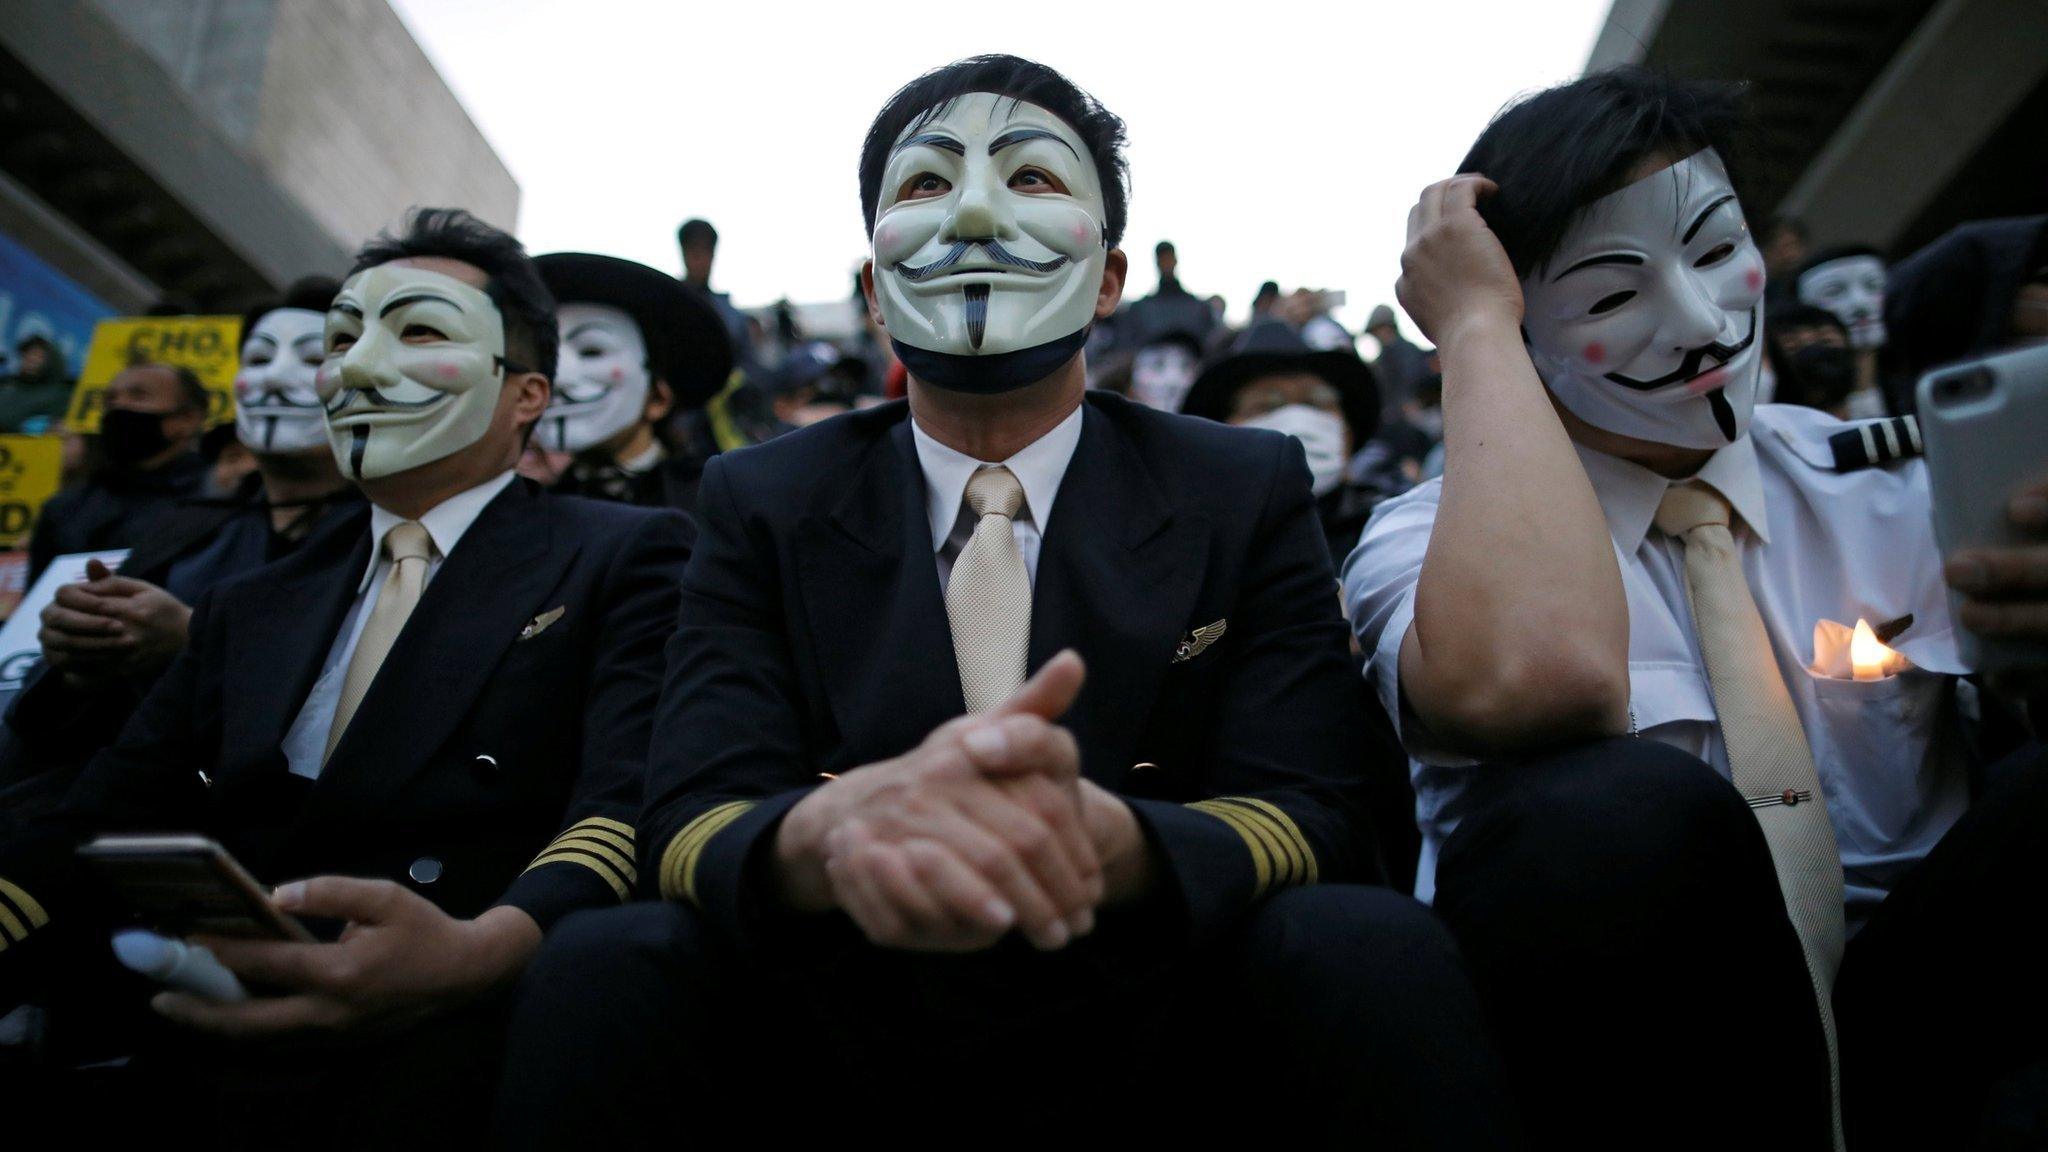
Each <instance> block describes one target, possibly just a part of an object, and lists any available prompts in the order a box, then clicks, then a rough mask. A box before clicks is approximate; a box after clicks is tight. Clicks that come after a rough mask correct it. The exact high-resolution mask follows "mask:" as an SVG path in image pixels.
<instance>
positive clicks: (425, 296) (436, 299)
mask: <svg viewBox="0 0 2048 1152" xmlns="http://www.w3.org/2000/svg"><path fill="white" fill-rule="evenodd" d="M421 303H431V304H446V305H447V306H449V307H450V308H453V309H455V310H456V311H457V312H466V311H468V309H466V308H464V307H463V306H462V305H460V304H457V303H456V302H455V301H453V300H450V299H449V298H448V297H446V296H443V295H441V294H440V293H438V292H410V293H407V294H406V295H404V296H394V297H392V298H391V299H389V300H386V301H385V302H384V306H383V307H382V308H379V309H377V317H378V319H380V320H381V319H383V318H384V317H386V316H389V315H391V314H392V313H393V312H396V311H398V310H399V309H400V308H403V307H405V306H406V305H407V304H421Z"/></svg>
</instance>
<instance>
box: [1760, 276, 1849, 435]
mask: <svg viewBox="0 0 2048 1152" xmlns="http://www.w3.org/2000/svg"><path fill="white" fill-rule="evenodd" d="M1764 339H1765V341H1766V342H1767V343H1766V354H1767V356H1768V361H1767V363H1768V366H1769V367H1770V369H1771V372H1772V376H1773V378H1774V379H1775V380H1776V381H1777V385H1776V390H1775V392H1774V394H1773V396H1772V400H1773V402H1775V403H1778V404H1794V405H1798V406H1800V407H1802V408H1818V409H1819V410H1821V411H1822V412H1825V413H1827V414H1828V415H1830V416H1833V417H1836V418H1837V419H1842V418H1846V417H1847V416H1848V415H1849V397H1850V394H1851V393H1853V392H1855V391H1856V372H1857V369H1856V350H1855V349H1853V348H1851V347H1850V346H1849V328H1848V326H1847V325H1845V324H1843V323H1842V321H1841V319H1840V318H1839V317H1837V316H1836V315H1835V314H1834V313H1833V312H1830V311H1828V310H1827V309H1825V308H1816V307H1814V306H1812V305H1811V304H1781V305H1778V306H1777V307H1775V308H1772V309H1770V310H1769V312H1767V313H1766V314H1765V316H1764Z"/></svg>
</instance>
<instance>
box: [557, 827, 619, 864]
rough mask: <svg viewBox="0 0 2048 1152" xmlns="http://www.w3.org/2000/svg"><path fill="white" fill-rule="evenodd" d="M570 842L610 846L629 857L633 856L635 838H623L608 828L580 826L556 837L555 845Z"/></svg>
mask: <svg viewBox="0 0 2048 1152" xmlns="http://www.w3.org/2000/svg"><path fill="white" fill-rule="evenodd" d="M570 840H587V841H589V842H591V843H593V844H609V845H611V846H612V847H613V848H616V849H617V850H619V851H620V852H623V853H625V854H626V855H627V856H631V855H632V854H633V837H632V836H631V835H626V836H621V835H619V834H618V833H617V832H613V831H611V830H610V829H608V828H593V827H589V826H586V825H583V824H578V825H576V826H575V827H573V828H571V829H569V830H568V831H567V832H564V833H562V834H561V835H560V836H557V837H555V843H557V844H563V843H567V842H568V841H570Z"/></svg>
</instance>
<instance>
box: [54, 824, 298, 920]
mask: <svg viewBox="0 0 2048 1152" xmlns="http://www.w3.org/2000/svg"><path fill="white" fill-rule="evenodd" d="M78 857H79V859H80V860H83V861H85V862H86V864H88V865H89V866H90V867H91V868H92V870H93V871H94V872H95V873H97V874H98V875H99V877H100V879H102V880H104V881H105V882H106V884H107V886H108V887H109V888H111V889H112V890H113V892H114V894H115V895H116V896H118V897H119V898H120V899H121V900H122V901H123V902H125V903H126V904H127V905H128V909H129V911H131V912H133V913H135V914H136V915H137V916H139V917H141V918H142V920H143V922H144V923H146V924H148V925H149V926H150V927H151V928H153V929H155V930H157V931H159V932H162V933H164V934H166V935H169V936H179V937H183V936H194V935H205V936H232V937H239V938H242V939H255V940H292V941H297V942H299V943H302V944H310V943H313V942H314V938H313V934H312V933H310V932H308V931H306V928H305V925H303V924H300V923H299V922H298V921H297V920H295V919H293V918H292V917H291V916H289V915H286V914H285V913H284V912H281V911H279V910H278V908H277V905H275V904H272V903H271V902H270V894H269V893H268V892H266V891H265V890H264V888H263V886H262V885H261V884H258V883H257V882H256V879H255V877H253V876H250V875H249V873H248V870H246V869H244V868H243V867H242V866H241V865H240V864H238V863H236V862H235V858H234V857H233V856H230V855H229V854H228V850H227V849H225V848H222V847H221V846H220V845H219V844H216V843H214V842H213V841H211V840H209V839H207V838H206V837H204V836H102V837H100V838H99V839H97V840H94V841H93V842H92V843H90V844H87V845H85V846H84V847H82V848H80V849H79V850H78Z"/></svg>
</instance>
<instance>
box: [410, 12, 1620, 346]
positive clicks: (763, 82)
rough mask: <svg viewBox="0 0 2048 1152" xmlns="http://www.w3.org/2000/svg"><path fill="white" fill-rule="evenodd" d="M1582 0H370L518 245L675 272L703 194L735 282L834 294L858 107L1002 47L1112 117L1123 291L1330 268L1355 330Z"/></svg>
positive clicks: (1570, 69)
mask: <svg viewBox="0 0 2048 1152" xmlns="http://www.w3.org/2000/svg"><path fill="white" fill-rule="evenodd" d="M1608 2H1609V0H1543V2H1541V3H1529V2H1527V0H1400V2H1393V0H1348V2H1333V3H1323V4H1311V3H1291V2H1282V0H1262V2H1257V3H1248V4H1241V5H1220V4H1219V5H1209V4H1202V5H1196V4H1172V5H1168V4H1142V5H1141V4H1123V3H1115V2H1113V0H1092V2H1086V3H1068V2H1065V0H1041V2H1039V3H1035V4H1028V5H1022V4H1000V5H999V4H974V3H957V4H947V5H933V4H930V3H920V4H874V3H870V4H864V5H849V4H826V3H809V2H802V0H784V2H782V3H748V2H745V0H736V2H730V3H702V2H699V3H688V4H684V3H670V2H662V0H574V2H573V3H563V2H560V0H393V4H394V6H395V7H396V8H397V9H398V12H399V14H400V16H401V17H402V18H403V19H404V20H405V22H406V24H407V25H408V26H409V27H410V28H411V29H412V30H413V33H414V35H415V36H416V37H417V38H418V39H419V41H420V43H421V44H422V45H423V46H424V47H425V49H426V50H427V53H428V55H429V56H431V57H432V58H433V60H434V62H435V64H436V65H437V66H438V67H439V68H440V70H441V74H442V75H443V76H444V77H445V78H446V79H447V81H448V83H449V85H450V86H451V87H452V88H453V89H454V91H455V93H456V95H457V96H458V97H459V98H460V99H461V100H462V102H463V104H464V105H465V106H466V107H467V108H468V109H469V112H470V114H471V115H472V116H473V117H475V119H476V122H477V125H478V126H479V127H480V128H481V129H482V130H483V133H484V135H485V137H487V138H488V139H489V140H490V142H491V144H492V145H493V146H494V147H495V148H496V149H497V152H498V155H499V156H500V157H502V158H503V159H504V161H505V164H506V166H507V167H509V168H510V169H511V170H512V175H513V176H514V177H515V178H516V179H517V180H518V181H519V189H520V219H519V232H520V235H521V238H522V239H524V240H525V241H526V242H527V244H528V245H529V246H530V247H531V248H532V250H534V251H536V252H548V251H555V250H560V249H578V250H584V251H592V252H604V253H609V254H612V255H616V256H624V257H628V258H630V259H634V260H639V261H642V262H644V263H647V264H651V265H653V266H654V267H657V268H661V269H664V270H668V271H678V270H679V269H680V263H679V258H678V256H677V252H676V247H675V228H676V225H677V224H678V223H680V222H681V221H682V220H683V219H684V218H686V217H689V216H703V217H705V218H707V219H709V220H710V221H711V222H712V223H713V224H715V225H716V226H717V228H718V231H719V236H720V241H719V250H718V264H717V269H716V271H715V273H714V274H713V286H714V287H716V288H719V289H722V290H725V291H728V292H730V293H731V294H732V296H733V299H734V302H736V303H738V304H740V305H741V306H743V307H750V306H754V305H760V304H766V303H769V302H772V301H774V300H775V299H777V298H779V297H782V296H788V297H789V298H791V299H793V300H796V301H799V302H816V301H822V300H831V299H840V298H843V297H844V296H845V295H846V294H847V293H848V291H849V290H850V285H851V280H850V274H851V272H852V270H853V269H854V268H855V267H857V266H858V264H859V262H860V260H861V259H862V257H863V256H864V255H865V252H866V241H865V238H864V236H863V233H862V229H861V220H860V201H859V196H858V186H857V181H856V178H855V176H856V173H855V169H856V166H857V162H858V158H859V153H860V142H861V137H862V135H863V134H864V133H865V132H866V130H867V125H868V121H869V120H870V119H872V118H873V116H874V114H875V112H876V111H877V110H878V109H879V108H880V107H881V105H882V103H883V101H885V100H886V99H888V97H889V95H890V93H892V92H893V91H895V90H896V89H897V88H898V87H900V86H901V85H902V84H903V83H904V82H905V81H908V80H909V79H911V78H912V77H914V76H916V75H917V74H918V73H919V72H921V71H923V70H925V69H928V68H931V67H934V66H937V65H940V64H944V63H946V62H948V61H950V60H954V59H956V58H959V57H961V56H967V55H972V54H974V53H978V52H993V51H1004V52H1014V53H1017V54H1019V55H1023V56H1029V57H1032V58H1034V59H1038V60H1041V61H1043V62H1045V63H1047V64H1050V65H1052V66H1053V67H1055V68H1058V69H1060V70H1061V71H1063V72H1065V73H1066V74H1067V76H1068V77H1069V78H1071V79H1072V80H1074V81H1075V82H1076V83H1078V84H1080V85H1081V86H1082V87H1084V88H1086V89H1088V90H1089V91H1091V92H1093V93H1095V95H1096V96H1097V97H1099V98H1100V99H1101V100H1102V101H1103V103H1105V104H1106V105H1108V106H1109V108H1110V110H1111V111H1114V112H1115V113H1117V114H1118V115H1120V116H1122V117H1123V118H1124V120H1125V121H1126V122H1127V123H1128V125H1129V128H1130V141H1131V142H1130V151H1129V156H1130V163H1131V182H1132V194H1131V211H1130V223H1129V225H1128V227H1127V228H1126V230H1125V236H1124V249H1125V250H1126V251H1127V252H1129V253H1130V254H1131V265H1132V276H1131V282H1130V288H1129V293H1128V294H1127V295H1128V296H1135V295H1143V294H1145V293H1149V292H1150V291H1152V289H1153V286H1154V282H1155V277H1154V275H1153V272H1152V261H1151V248H1152V245H1153V243H1154V242H1156V241H1158V240H1160V239H1162V238H1164V239H1171V240H1172V241H1174V243H1175V245H1176V246H1177V247H1178V249H1179V252H1180V260H1181V279H1182V282H1183V283H1184V284H1186V285H1187V287H1188V288H1189V289H1190V290H1191V291H1194V292H1198V293H1201V294H1204V295H1207V294H1211V293H1220V294H1222V295H1223V296H1224V297H1225V299H1227V300H1228V301H1229V304H1230V313H1231V315H1232V316H1233V317H1236V316H1240V315H1242V314H1243V312H1244V311H1245V309H1246V308H1247V307H1248V306H1249V304H1250V301H1251V295H1252V292H1253V290H1254V289H1256V288H1257V286H1258V284H1259V282H1260V281H1263V280H1268V279H1271V280H1277V281H1279V282H1280V283H1281V285H1282V286H1284V287H1289V288H1292V287H1297V286H1308V287H1322V288H1334V289H1343V290H1345V291H1346V292H1347V293H1348V294H1349V298H1350V304H1349V306H1348V307H1347V308H1346V309H1345V310H1344V312H1343V313H1340V316H1341V317H1342V318H1344V319H1345V320H1346V321H1347V322H1348V323H1349V324H1350V326H1351V327H1352V328H1353V329H1354V330H1355V329H1356V328H1357V327H1358V326H1359V325H1360V324H1361V323H1363V321H1364V318H1365V313H1366V310H1367V309H1369V308H1370V307H1371V306H1372V305H1373V304H1374V303H1376V302H1379V301H1381V300H1387V301H1391V299H1392V296H1393V282H1394V278H1395V276H1396V275H1398V273H1399V260H1400V253H1401V244H1402V230H1403V227H1404V223H1405V221H1406V218H1407V212H1408V208H1409V206H1410V205H1411V204H1413V203H1414V201H1415V196H1416V194H1417V193H1418V192H1419V191H1420V190H1421V189H1422V187H1423V186H1424V185H1426V184H1428V183H1429V182H1430V181H1432V180H1436V179H1439V178H1441V177H1443V176H1447V175H1449V174H1450V173H1451V172H1452V171H1453V170H1454V169H1455V167H1456V165H1457V162H1458V160H1459V158H1460V157H1462V156H1463V154H1464V152H1465V149H1466V148H1467V147H1468V146H1469V145H1470V144H1471V142H1472V138H1473V137H1474V136H1475V135H1476V134H1477V133H1478V132H1479V130H1480V129H1481V128H1482V127H1484V126H1485V124H1486V121H1487V120H1488V118H1490V117H1491V116H1492V115H1493V113H1494V112H1495V111H1496V110H1498V109H1499V108H1500V106H1501V105H1502V104H1503V103H1505V102H1506V101H1507V100H1509V99H1510V98H1512V97H1513V96H1515V95H1516V94H1518V93H1522V92H1526V91H1529V90H1532V89H1535V88H1541V87H1544V86H1546V85H1549V84H1554V83H1557V82H1560V81H1563V80H1568V79H1570V78H1572V77H1573V76H1574V75H1576V74H1577V73H1578V70H1579V69H1580V68H1581V67H1582V66H1583V65H1584V63H1585V60H1586V56H1587V53H1588V52H1589V51H1590V50H1591V48H1592V44H1593V38H1594V36H1595V35H1596V34H1597V32H1598V31H1599V27H1600V22H1601V20H1602V19H1603V17H1604V16H1605V14H1606V11H1607V8H1608ZM1198 12H1210V13H1214V14H1213V15H1208V16H1202V15H1197V13H1198ZM1161 13H1168V14H1170V15H1168V16H1166V17H1165V21H1164V23H1162V16H1161Z"/></svg>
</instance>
